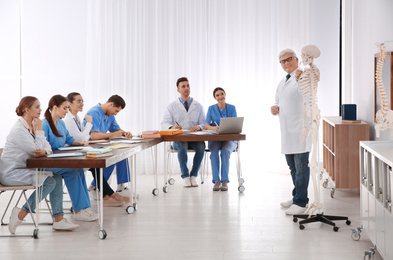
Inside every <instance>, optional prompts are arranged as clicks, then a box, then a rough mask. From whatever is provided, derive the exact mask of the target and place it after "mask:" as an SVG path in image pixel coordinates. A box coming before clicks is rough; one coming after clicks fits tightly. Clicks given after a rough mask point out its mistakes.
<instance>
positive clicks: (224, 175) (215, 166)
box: [209, 141, 235, 183]
mask: <svg viewBox="0 0 393 260" xmlns="http://www.w3.org/2000/svg"><path fill="white" fill-rule="evenodd" d="M234 149H235V142H234V141H211V142H209V150H210V160H211V164H212V172H213V183H215V182H216V181H220V182H223V181H227V182H229V177H228V175H229V159H230V158H231V153H232V152H233V150H234ZM220 151H221V178H220V155H219V152H220Z"/></svg>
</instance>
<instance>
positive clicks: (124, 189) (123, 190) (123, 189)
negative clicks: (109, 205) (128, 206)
mask: <svg viewBox="0 0 393 260" xmlns="http://www.w3.org/2000/svg"><path fill="white" fill-rule="evenodd" d="M116 193H118V194H119V195H121V196H123V197H128V198H131V196H132V194H131V189H129V188H128V187H127V186H123V187H121V189H117V191H116Z"/></svg>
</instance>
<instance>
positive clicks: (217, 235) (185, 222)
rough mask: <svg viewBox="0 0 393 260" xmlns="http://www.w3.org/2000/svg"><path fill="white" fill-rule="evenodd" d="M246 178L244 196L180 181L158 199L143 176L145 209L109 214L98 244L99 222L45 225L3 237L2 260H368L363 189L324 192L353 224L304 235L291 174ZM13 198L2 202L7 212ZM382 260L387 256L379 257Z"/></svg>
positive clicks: (314, 228)
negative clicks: (289, 204)
mask: <svg viewBox="0 0 393 260" xmlns="http://www.w3.org/2000/svg"><path fill="white" fill-rule="evenodd" d="M231 174H232V180H234V179H235V174H234V173H231ZM244 178H245V180H246V182H245V187H246V191H245V193H244V194H239V193H238V191H237V183H236V182H235V181H232V182H231V183H230V189H229V191H228V192H213V191H212V190H211V189H212V183H211V182H210V181H207V182H205V184H203V185H201V186H200V187H199V188H183V186H182V180H181V179H180V177H178V176H176V183H175V185H173V186H170V191H169V193H167V194H164V193H163V192H162V186H161V185H160V194H159V195H158V196H156V197H154V196H153V195H152V194H151V191H152V188H153V176H138V191H137V192H138V194H139V196H140V199H139V202H138V207H139V208H138V211H137V212H135V213H134V214H130V215H128V214H127V213H126V212H125V210H124V208H105V213H104V215H105V216H104V219H105V222H104V224H105V229H106V231H107V233H108V237H107V239H106V240H99V239H98V224H97V222H95V223H80V224H81V227H80V228H79V229H78V230H76V231H74V232H54V231H52V230H51V227H50V226H41V227H40V238H39V239H33V238H0V259H1V260H5V259H106V260H107V259H113V260H118V259H269V260H272V259H280V260H281V259H285V260H286V259H310V260H315V259H321V260H323V259H329V260H330V259H346V260H350V259H363V256H364V250H369V248H370V247H372V244H371V242H370V241H369V239H368V238H367V236H366V235H365V234H364V233H362V238H361V239H360V241H353V240H352V238H351V228H356V227H358V226H359V194H358V193H356V192H355V191H342V190H337V191H336V193H335V198H334V199H332V198H330V189H322V191H321V197H322V203H323V204H324V212H325V214H330V215H345V216H348V217H350V220H351V221H352V224H351V226H347V225H346V224H345V223H344V221H339V222H338V224H339V226H340V227H341V228H340V230H339V231H338V232H334V231H333V230H332V228H331V227H329V226H327V225H323V224H311V225H306V228H305V229H304V230H300V229H299V228H298V224H297V223H294V222H293V221H292V217H289V216H286V215H285V213H284V210H283V209H281V208H280V206H279V203H280V202H281V201H284V200H287V199H289V198H290V197H289V194H290V191H291V188H292V184H291V181H290V176H289V174H288V173H258V171H257V170H256V171H255V172H247V173H244ZM159 181H160V183H162V176H159ZM310 188H311V189H310V190H312V186H311V187H310ZM311 197H312V196H311ZM7 198H8V195H6V194H3V195H2V196H0V212H2V211H3V210H4V208H5V204H6V201H7ZM93 208H96V207H95V205H94V206H93ZM67 216H68V217H70V215H69V214H67ZM44 218H45V217H44ZM7 220H8V217H7ZM23 232H28V233H32V226H26V225H25V226H22V227H20V228H19V229H18V230H17V233H23ZM0 234H8V228H7V227H5V226H2V227H0ZM367 259H368V258H367ZM374 259H381V257H380V256H379V255H378V254H377V255H376V256H375V258H374Z"/></svg>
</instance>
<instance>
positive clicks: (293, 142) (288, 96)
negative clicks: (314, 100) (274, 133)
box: [275, 70, 311, 154]
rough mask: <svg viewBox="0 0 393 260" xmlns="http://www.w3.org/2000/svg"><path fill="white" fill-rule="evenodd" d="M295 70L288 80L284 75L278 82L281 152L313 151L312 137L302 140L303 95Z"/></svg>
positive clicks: (277, 97)
mask: <svg viewBox="0 0 393 260" xmlns="http://www.w3.org/2000/svg"><path fill="white" fill-rule="evenodd" d="M295 72H296V70H295V71H294V72H292V73H291V77H290V78H289V80H288V81H287V82H285V81H286V78H285V77H284V79H283V80H281V82H280V83H279V84H278V87H277V91H276V102H275V105H276V106H278V107H279V113H278V116H279V118H280V129H281V153H282V154H297V153H305V152H310V151H311V139H310V138H308V140H307V141H306V142H302V141H301V140H300V138H301V135H302V132H303V95H302V93H301V91H300V89H299V84H298V82H297V81H296V79H295Z"/></svg>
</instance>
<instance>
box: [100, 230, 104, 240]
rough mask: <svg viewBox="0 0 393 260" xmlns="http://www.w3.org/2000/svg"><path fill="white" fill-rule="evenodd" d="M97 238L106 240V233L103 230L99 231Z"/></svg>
mask: <svg viewBox="0 0 393 260" xmlns="http://www.w3.org/2000/svg"><path fill="white" fill-rule="evenodd" d="M98 237H99V238H100V239H101V240H104V239H105V238H106V231H105V230H100V231H98Z"/></svg>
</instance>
